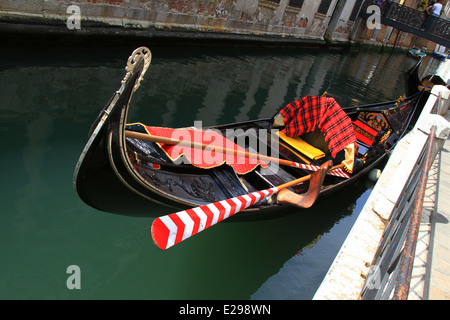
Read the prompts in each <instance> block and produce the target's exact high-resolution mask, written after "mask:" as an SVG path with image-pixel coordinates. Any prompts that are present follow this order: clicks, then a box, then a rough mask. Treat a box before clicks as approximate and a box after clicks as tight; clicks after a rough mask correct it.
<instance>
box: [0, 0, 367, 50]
mask: <svg viewBox="0 0 450 320" xmlns="http://www.w3.org/2000/svg"><path fill="white" fill-rule="evenodd" d="M361 3H362V1H360V0H348V1H339V0H322V1H309V0H307V1H303V0H213V1H206V0H192V1H186V0H169V1H163V0H141V1H138V0H79V1H63V0H2V1H1V2H0V32H2V33H3V34H5V33H10V34H12V33H31V34H41V35H46V34H47V35H48V34H60V35H64V34H76V35H126V36H141V37H150V38H151V37H167V38H176V37H178V38H181V37H183V38H197V39H212V38H214V39H231V40H256V41H284V42H286V41H293V42H306V43H308V42H309V43H310V42H313V43H325V41H326V40H328V41H337V42H340V41H344V42H347V41H348V39H349V35H350V32H351V30H352V28H353V26H354V21H355V19H356V17H357V14H358V10H359V8H360V7H361Z"/></svg>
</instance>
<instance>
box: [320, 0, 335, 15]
mask: <svg viewBox="0 0 450 320" xmlns="http://www.w3.org/2000/svg"><path fill="white" fill-rule="evenodd" d="M331 1H332V0H322V2H321V3H320V6H319V10H317V12H318V13H321V14H327V12H328V9H329V8H330V5H331Z"/></svg>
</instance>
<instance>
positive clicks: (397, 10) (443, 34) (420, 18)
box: [360, 0, 450, 46]
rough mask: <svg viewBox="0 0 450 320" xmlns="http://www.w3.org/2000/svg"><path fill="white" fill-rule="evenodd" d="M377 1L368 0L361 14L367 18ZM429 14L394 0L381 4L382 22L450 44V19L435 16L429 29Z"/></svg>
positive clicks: (437, 41)
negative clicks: (425, 23) (426, 26)
mask: <svg viewBox="0 0 450 320" xmlns="http://www.w3.org/2000/svg"><path fill="white" fill-rule="evenodd" d="M375 3H376V1H374V0H367V1H366V2H365V3H364V5H363V7H362V10H361V11H360V12H361V16H362V17H363V18H364V19H367V18H368V17H369V16H370V14H371V13H370V11H369V12H367V11H368V10H367V8H368V7H369V6H370V5H375ZM427 16H428V14H427V13H425V12H423V11H421V10H417V9H414V8H411V7H407V6H405V5H401V4H399V3H396V2H393V1H385V2H384V3H383V5H382V6H381V23H382V24H385V25H389V26H392V27H394V28H397V29H400V30H402V31H405V32H410V33H414V34H417V35H419V36H423V37H424V38H428V39H429V40H432V41H434V42H436V43H440V44H443V45H446V46H448V44H449V43H450V21H448V20H446V19H442V18H437V17H435V18H434V22H432V24H431V25H430V27H429V29H427V28H425V29H426V30H423V29H424V27H425V25H424V22H425V20H426V19H427V18H428V17H427Z"/></svg>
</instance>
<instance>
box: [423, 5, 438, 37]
mask: <svg viewBox="0 0 450 320" xmlns="http://www.w3.org/2000/svg"><path fill="white" fill-rule="evenodd" d="M441 2H442V0H436V3H434V4H432V5H430V6H428V8H427V13H428V15H427V17H426V18H425V21H424V23H423V26H422V31H425V32H428V31H430V30H431V29H432V28H433V27H434V25H435V24H436V21H437V19H438V18H439V16H440V15H441V10H442V3H441Z"/></svg>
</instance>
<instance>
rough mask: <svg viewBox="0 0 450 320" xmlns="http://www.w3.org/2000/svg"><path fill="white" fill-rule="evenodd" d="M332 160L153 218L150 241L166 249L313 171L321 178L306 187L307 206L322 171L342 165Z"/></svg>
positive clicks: (321, 178)
mask: <svg viewBox="0 0 450 320" xmlns="http://www.w3.org/2000/svg"><path fill="white" fill-rule="evenodd" d="M331 164H332V162H331V161H328V162H327V163H325V164H324V165H322V166H321V167H320V169H319V170H317V171H316V172H314V173H313V174H310V175H307V176H304V177H301V178H299V179H296V180H292V181H290V182H286V183H284V184H282V185H279V186H278V187H273V188H270V189H266V190H262V191H256V192H252V193H249V194H246V195H242V196H239V197H235V198H231V199H226V200H222V201H219V202H214V203H210V204H207V205H203V206H200V207H196V208H193V209H188V210H184V211H180V212H176V213H172V214H169V215H166V216H162V217H159V218H156V219H155V220H154V221H153V224H152V228H151V232H152V238H153V242H154V243H155V245H156V246H157V247H158V248H160V249H163V250H165V249H168V248H170V247H172V246H173V245H175V244H177V243H179V242H181V241H183V240H185V239H187V238H189V237H191V236H193V235H195V234H197V233H199V232H200V231H202V230H205V229H207V228H209V227H211V226H213V225H214V224H216V223H218V222H221V221H223V220H225V219H226V218H228V217H231V216H232V215H234V214H235V213H237V212H239V211H242V210H244V209H246V208H248V207H250V206H252V205H254V204H255V203H257V202H259V201H261V200H263V199H265V198H267V197H269V196H271V195H273V194H275V193H277V192H279V191H280V190H282V189H285V188H289V187H292V186H294V185H297V184H299V183H301V182H304V181H307V180H309V179H311V178H312V176H313V175H314V176H315V177H319V178H318V179H316V180H320V183H319V184H320V185H318V184H317V183H316V184H315V187H314V188H315V189H316V190H308V192H307V193H306V194H305V198H309V199H308V200H307V201H308V206H311V205H312V203H313V202H314V201H315V199H316V198H317V195H318V192H319V191H320V188H321V185H322V181H323V177H324V176H325V174H326V173H327V172H328V171H329V170H332V169H336V168H339V167H342V166H343V165H342V164H339V165H337V166H335V167H333V168H330V167H331ZM310 189H311V185H310ZM308 193H315V195H314V196H313V197H311V196H310V195H308ZM311 198H313V199H311Z"/></svg>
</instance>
